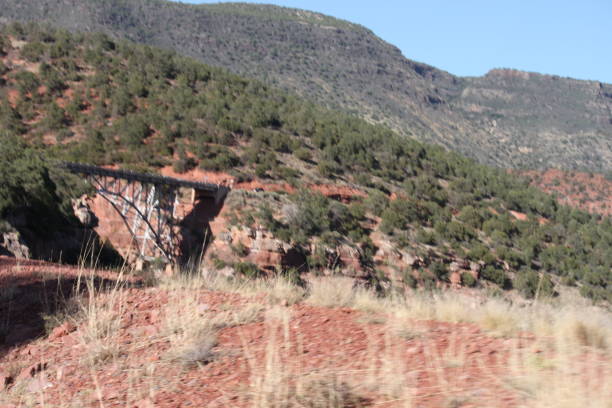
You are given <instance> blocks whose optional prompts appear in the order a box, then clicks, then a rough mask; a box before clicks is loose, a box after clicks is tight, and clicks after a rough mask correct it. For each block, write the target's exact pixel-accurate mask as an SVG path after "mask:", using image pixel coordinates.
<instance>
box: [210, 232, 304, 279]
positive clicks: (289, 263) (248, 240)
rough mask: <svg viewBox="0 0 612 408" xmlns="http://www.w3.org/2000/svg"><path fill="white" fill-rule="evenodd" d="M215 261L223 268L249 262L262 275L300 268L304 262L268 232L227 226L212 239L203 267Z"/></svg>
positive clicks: (292, 249)
mask: <svg viewBox="0 0 612 408" xmlns="http://www.w3.org/2000/svg"><path fill="white" fill-rule="evenodd" d="M217 227H218V224H217ZM218 260H222V261H223V263H224V264H233V263H237V262H249V263H253V264H255V265H257V267H258V268H259V269H261V270H264V271H276V270H277V269H278V268H279V267H300V266H302V265H303V264H304V262H305V259H304V257H303V255H301V254H300V251H297V249H296V248H294V247H292V246H291V245H290V244H288V243H285V242H283V241H281V240H279V239H277V238H274V236H273V235H272V234H271V233H270V232H269V231H266V230H264V229H262V228H256V229H253V228H249V227H246V226H231V227H229V228H228V229H226V230H223V231H221V232H218V233H217V234H216V235H215V239H214V240H213V241H212V242H211V243H210V245H209V246H208V249H207V251H206V257H205V266H207V267H210V266H213V267H214V266H215V263H218ZM226 274H227V273H226Z"/></svg>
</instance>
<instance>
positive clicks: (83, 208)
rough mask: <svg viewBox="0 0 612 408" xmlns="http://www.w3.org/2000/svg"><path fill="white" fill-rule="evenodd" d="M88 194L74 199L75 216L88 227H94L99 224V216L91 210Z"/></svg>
mask: <svg viewBox="0 0 612 408" xmlns="http://www.w3.org/2000/svg"><path fill="white" fill-rule="evenodd" d="M88 199H89V198H88V197H87V196H86V195H84V196H81V197H79V198H76V199H74V200H72V209H73V211H74V215H75V217H77V219H78V220H79V222H80V223H81V224H82V225H83V227H86V228H93V227H96V226H97V225H98V218H97V217H96V215H95V214H94V213H93V212H92V211H91V208H90V206H89V203H88Z"/></svg>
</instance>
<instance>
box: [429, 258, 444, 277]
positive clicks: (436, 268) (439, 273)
mask: <svg viewBox="0 0 612 408" xmlns="http://www.w3.org/2000/svg"><path fill="white" fill-rule="evenodd" d="M429 269H430V270H431V273H433V274H434V276H435V277H436V278H437V279H439V280H442V281H445V280H448V268H447V267H446V265H444V264H443V263H442V262H434V263H432V264H431V266H430V267H429Z"/></svg>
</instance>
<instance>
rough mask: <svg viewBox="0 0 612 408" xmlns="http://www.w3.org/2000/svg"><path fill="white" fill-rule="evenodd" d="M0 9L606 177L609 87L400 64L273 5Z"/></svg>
mask: <svg viewBox="0 0 612 408" xmlns="http://www.w3.org/2000/svg"><path fill="white" fill-rule="evenodd" d="M0 10H1V11H0V15H1V16H2V17H3V18H4V19H5V20H10V19H17V20H34V21H47V22H49V23H52V24H55V25H59V26H62V27H65V28H68V29H70V30H73V31H93V32H95V31H104V32H106V33H107V34H110V35H112V36H115V37H119V38H129V39H131V40H134V41H137V42H142V43H145V44H149V45H155V46H159V47H162V48H166V49H173V50H176V51H177V52H179V53H182V54H184V55H187V56H191V57H194V58H197V59H199V60H201V61H204V62H206V63H209V64H212V65H216V66H222V67H225V68H228V69H230V70H231V71H232V72H234V73H240V74H246V75H248V76H251V77H255V78H259V79H260V80H263V81H264V82H266V83H269V84H273V85H275V86H280V87H283V88H285V89H289V90H291V91H292V92H296V93H298V94H301V95H303V96H306V97H308V98H310V99H312V100H314V101H316V102H317V103H318V104H322V105H326V106H328V107H334V108H340V109H342V110H344V111H348V112H353V113H356V114H357V115H359V116H361V117H363V118H366V119H367V120H368V121H370V122H375V123H383V124H386V125H388V126H390V127H391V128H393V129H394V130H396V131H397V132H398V133H400V134H402V135H407V136H411V137H414V138H416V139H418V140H421V141H426V142H433V143H436V144H439V145H442V146H445V147H447V148H448V149H451V150H454V151H457V152H461V153H463V154H465V155H467V156H469V157H472V158H475V159H477V160H478V161H479V162H481V163H486V164H490V165H495V166H498V167H503V168H511V167H513V168H537V169H542V168H549V167H555V168H561V169H567V170H575V169H582V170H589V171H601V172H608V171H610V170H612V116H611V112H612V85H610V84H604V83H600V82H596V81H579V80H574V79H569V78H560V77H556V76H547V75H540V74H534V73H526V72H519V71H513V70H492V71H491V72H489V73H488V74H487V75H485V76H484V77H478V78H461V77H456V76H453V75H451V74H449V73H447V72H444V71H441V70H438V69H436V68H434V67H431V66H428V65H426V64H423V63H419V62H414V61H411V60H409V59H406V58H405V57H404V56H402V54H401V53H400V51H399V50H398V49H397V48H395V47H394V46H392V45H390V44H387V43H385V42H384V41H382V40H381V39H380V38H378V37H376V36H375V35H374V34H373V33H372V32H371V31H369V30H368V29H366V28H364V27H361V26H358V25H355V24H351V23H349V22H345V21H341V20H337V19H334V18H331V17H327V16H324V15H321V14H317V13H312V12H308V11H303V10H294V9H287V8H280V7H274V6H265V5H247V4H240V3H226V4H214V5H199V6H195V5H187V4H178V3H171V2H167V1H162V0H106V1H98V0H0ZM426 35H427V33H423V36H426Z"/></svg>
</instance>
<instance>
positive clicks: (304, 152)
mask: <svg viewBox="0 0 612 408" xmlns="http://www.w3.org/2000/svg"><path fill="white" fill-rule="evenodd" d="M293 154H295V157H297V158H298V159H300V160H302V161H310V160H312V154H311V153H310V150H308V149H306V148H305V147H300V148H299V149H297V150H296V151H295V152H293Z"/></svg>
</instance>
